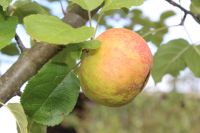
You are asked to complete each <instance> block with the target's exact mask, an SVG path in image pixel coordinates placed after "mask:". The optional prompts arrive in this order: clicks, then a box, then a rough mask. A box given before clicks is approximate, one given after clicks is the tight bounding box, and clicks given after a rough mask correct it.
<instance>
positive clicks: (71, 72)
mask: <svg viewBox="0 0 200 133" xmlns="http://www.w3.org/2000/svg"><path fill="white" fill-rule="evenodd" d="M70 2H73V3H76V4H78V5H79V6H81V7H82V8H83V9H85V10H88V12H90V11H92V10H93V9H95V8H97V7H98V6H100V5H101V4H102V3H103V2H104V6H103V7H102V9H101V13H104V12H107V11H110V10H114V9H120V8H129V7H132V6H137V5H140V4H142V3H143V0H136V1H132V0H124V1H121V0H112V1H111V0H105V1H104V0H97V1H90V0H70ZM9 5H10V6H9ZM0 8H1V9H0V31H1V32H0V49H1V52H3V51H4V52H5V53H7V54H8V53H10V54H11V55H13V54H15V53H16V49H15V52H13V51H12V52H11V51H9V50H8V49H11V47H12V49H13V46H14V47H15V46H16V44H12V45H11V43H12V39H13V38H14V37H15V30H16V27H17V25H18V24H22V25H23V26H24V27H25V30H26V32H27V33H28V34H29V35H30V37H31V39H32V40H34V41H33V42H35V41H40V42H46V43H49V44H51V45H63V46H64V47H65V48H64V49H63V50H62V51H61V52H60V53H59V54H58V55H56V56H55V57H54V58H53V59H51V60H50V61H49V62H48V63H47V64H46V65H44V66H43V68H42V69H41V70H40V71H39V72H38V74H36V75H35V76H34V77H33V78H32V79H31V80H30V81H29V82H28V85H27V86H26V88H25V91H24V93H23V95H22V97H21V104H22V107H23V108H22V107H21V105H20V104H16V105H13V106H14V107H13V109H12V111H16V110H18V106H20V108H21V110H23V109H24V111H25V113H24V112H23V111H22V112H19V113H20V114H19V116H23V118H24V119H23V122H18V127H19V132H21V133H27V132H28V131H29V132H35V131H40V132H41V133H42V132H45V127H46V126H53V125H56V124H59V123H61V122H62V120H63V119H64V117H65V116H66V115H68V114H69V113H70V112H71V111H72V110H73V108H74V106H75V104H76V101H77V98H78V95H79V92H80V90H79V89H80V84H79V80H78V78H77V75H76V71H77V66H78V64H77V61H78V60H80V58H81V56H82V51H83V49H97V48H98V47H99V46H100V43H99V42H98V41H97V40H89V41H88V39H89V38H92V36H93V35H94V34H95V30H94V28H93V27H87V26H82V27H80V28H73V27H72V26H70V25H69V24H66V23H64V22H62V21H61V20H60V19H58V18H57V17H55V16H52V15H50V13H49V10H48V9H47V8H46V7H43V6H41V5H40V4H38V3H36V2H32V0H17V1H16V2H15V3H14V4H12V5H11V0H10V1H3V2H0ZM33 45H34V44H33ZM17 120H21V118H20V117H17Z"/></svg>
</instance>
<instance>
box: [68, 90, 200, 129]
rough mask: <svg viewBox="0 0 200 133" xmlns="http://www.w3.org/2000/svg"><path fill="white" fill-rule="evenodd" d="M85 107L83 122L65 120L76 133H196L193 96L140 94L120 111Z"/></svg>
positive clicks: (197, 110) (199, 116) (199, 110)
mask: <svg viewBox="0 0 200 133" xmlns="http://www.w3.org/2000/svg"><path fill="white" fill-rule="evenodd" d="M87 106H88V111H86V114H85V118H84V119H81V120H80V119H79V118H78V117H77V116H75V115H70V116H69V117H67V119H66V121H67V125H71V126H74V127H75V128H76V129H77V130H78V133H200V98H199V97H198V96H195V95H194V94H187V95H186V94H180V93H175V92H173V93H169V94H159V93H153V94H149V93H143V94H141V95H139V96H138V97H136V98H135V100H134V101H133V102H131V103H130V104H128V105H126V106H124V107H120V108H110V107H105V106H100V105H95V104H88V105H87Z"/></svg>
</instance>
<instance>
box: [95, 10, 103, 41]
mask: <svg viewBox="0 0 200 133" xmlns="http://www.w3.org/2000/svg"><path fill="white" fill-rule="evenodd" d="M102 17H103V12H100V13H99V16H98V19H97V25H96V27H95V30H94V34H93V38H95V35H96V33H97V29H98V27H99V23H100V20H101V19H102Z"/></svg>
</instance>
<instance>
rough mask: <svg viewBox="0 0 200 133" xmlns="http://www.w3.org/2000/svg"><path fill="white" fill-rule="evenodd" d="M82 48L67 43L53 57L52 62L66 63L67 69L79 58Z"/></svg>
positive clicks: (73, 65)
mask: <svg viewBox="0 0 200 133" xmlns="http://www.w3.org/2000/svg"><path fill="white" fill-rule="evenodd" d="M81 53H82V49H81V48H80V47H79V46H78V45H74V44H69V45H67V46H66V47H65V48H64V49H63V50H62V51H61V52H60V53H59V54H58V55H57V56H56V57H54V58H53V60H52V62H53V63H60V64H63V63H64V64H66V65H67V66H68V67H69V69H72V68H73V67H75V65H76V61H77V60H78V59H80V57H81Z"/></svg>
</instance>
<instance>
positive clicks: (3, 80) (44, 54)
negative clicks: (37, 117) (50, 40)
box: [0, 5, 96, 103]
mask: <svg viewBox="0 0 200 133" xmlns="http://www.w3.org/2000/svg"><path fill="white" fill-rule="evenodd" d="M94 12H96V11H94ZM94 12H93V14H94ZM87 20H88V16H87V11H84V10H83V9H81V8H80V7H78V6H77V5H74V6H73V7H72V8H70V11H68V12H67V13H66V14H65V16H64V18H63V21H64V22H66V23H68V24H70V25H72V26H73V27H80V26H82V25H84V24H85V23H86V21H87ZM61 49H62V46H57V45H49V44H46V43H38V42H36V44H35V45H34V46H33V47H32V48H30V49H28V50H26V51H25V52H24V53H23V54H22V55H21V56H20V57H19V59H18V60H17V61H16V62H15V63H14V64H13V65H12V66H11V68H9V70H8V71H7V72H6V73H5V74H3V75H2V76H1V77H0V101H1V102H3V103H5V102H7V101H8V100H9V99H11V98H12V97H13V96H15V95H17V93H18V91H19V90H20V88H21V86H22V85H23V84H24V83H25V82H26V81H27V80H29V79H30V78H31V77H32V76H34V75H35V74H36V73H37V72H38V70H39V69H40V68H41V67H42V66H43V65H44V64H45V63H46V62H47V61H48V60H49V59H51V58H52V57H53V56H54V55H56V54H57V53H58V52H59V51H60V50H61Z"/></svg>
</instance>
